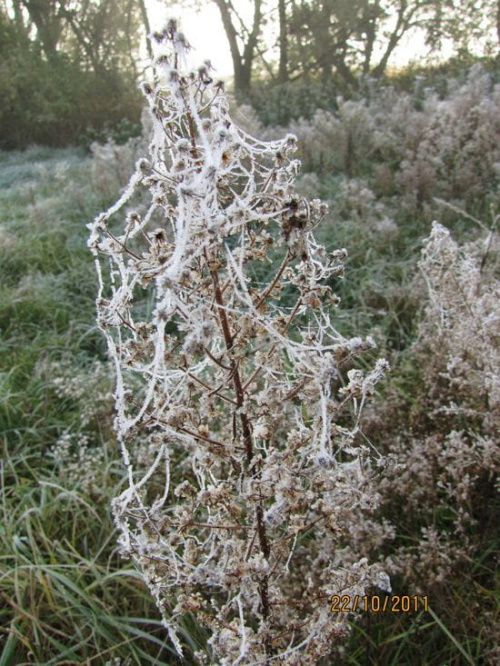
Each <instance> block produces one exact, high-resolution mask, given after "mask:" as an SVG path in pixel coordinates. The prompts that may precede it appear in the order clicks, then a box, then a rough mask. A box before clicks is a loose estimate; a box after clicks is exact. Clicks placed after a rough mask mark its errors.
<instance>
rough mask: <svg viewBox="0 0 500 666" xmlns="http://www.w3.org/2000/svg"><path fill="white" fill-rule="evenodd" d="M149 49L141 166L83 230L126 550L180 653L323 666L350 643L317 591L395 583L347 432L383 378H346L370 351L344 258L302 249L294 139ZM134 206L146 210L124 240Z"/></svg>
mask: <svg viewBox="0 0 500 666" xmlns="http://www.w3.org/2000/svg"><path fill="white" fill-rule="evenodd" d="M157 40H158V42H159V44H160V54H159V56H158V59H157V63H156V64H157V67H156V80H155V83H154V85H146V86H145V93H146V96H147V99H148V102H149V104H150V107H151V117H152V118H153V132H152V139H151V144H150V158H149V159H148V160H146V159H141V160H139V161H138V163H137V165H136V170H135V172H134V175H133V176H132V179H131V181H130V184H129V187H128V188H127V189H126V191H125V192H124V193H123V195H122V197H121V199H120V200H119V201H118V202H117V203H116V204H115V205H114V206H112V207H111V208H110V209H109V210H108V211H107V212H106V213H104V214H102V215H100V216H99V217H98V218H97V219H96V221H95V222H94V223H93V224H92V225H90V228H91V238H90V241H89V244H90V247H91V248H92V250H93V251H94V253H95V255H96V266H97V271H98V274H99V278H100V293H99V298H98V323H99V326H100V327H101V329H102V330H103V332H104V334H105V335H106V338H107V341H108V345H109V351H110V356H111V358H112V359H113V363H114V366H115V370H116V375H117V388H116V394H115V397H116V407H117V413H118V416H117V419H116V430H117V434H118V439H119V441H120V445H121V448H122V453H123V460H124V463H125V465H126V467H127V469H128V478H129V485H128V487H127V489H126V490H124V491H123V493H122V494H121V495H120V496H119V497H117V498H116V500H115V501H114V506H113V510H114V515H115V519H116V523H117V526H118V528H119V530H120V533H121V537H120V543H121V547H122V551H123V553H124V554H125V555H127V556H131V557H132V558H133V559H134V560H135V562H136V563H137V565H138V566H139V568H140V569H141V570H142V572H143V574H144V577H145V579H146V581H147V583H148V585H149V587H150V589H151V592H152V594H153V595H154V597H155V599H156V601H157V603H158V606H159V608H160V610H161V612H162V615H163V619H164V622H165V625H166V626H167V627H168V630H169V634H170V637H171V639H172V641H173V643H174V645H175V646H176V649H177V650H178V652H179V653H182V645H181V641H180V639H179V637H178V628H179V626H181V625H182V621H183V618H185V617H186V616H187V615H189V614H193V615H194V616H195V617H196V620H197V622H198V623H200V624H201V625H203V626H205V627H206V628H207V629H208V630H209V639H208V644H207V645H206V646H205V647H204V649H203V650H201V651H200V652H199V653H198V655H197V658H198V660H199V661H200V662H202V663H206V662H208V661H210V662H211V663H217V664H254V663H267V662H268V661H269V660H270V659H271V657H273V658H277V657H278V656H281V658H282V659H284V660H286V661H285V663H287V664H317V663H318V660H319V659H320V658H321V657H324V656H325V655H329V654H333V653H334V652H335V649H336V646H338V645H339V643H340V642H341V641H342V640H343V638H344V637H345V636H346V634H347V632H348V627H347V615H346V614H343V613H338V614H332V613H331V611H330V603H329V599H330V597H331V595H333V594H346V595H350V596H352V597H353V598H354V596H355V595H362V594H364V593H365V592H366V591H367V590H368V589H370V587H371V586H373V585H379V586H380V587H382V588H384V589H388V587H389V581H388V577H387V575H386V574H385V572H384V571H383V568H382V567H381V566H380V564H378V563H377V562H370V561H369V559H368V558H367V557H366V556H365V555H364V551H365V550H366V549H367V547H366V544H365V543H364V537H363V535H365V536H366V535H367V534H369V533H370V534H371V536H370V540H371V541H372V542H376V543H377V544H379V543H380V542H381V541H383V540H384V539H385V538H386V536H387V535H386V534H385V532H386V527H385V525H378V526H375V527H376V529H368V527H367V524H370V525H371V523H367V522H366V521H370V516H371V515H372V514H373V512H374V511H375V509H376V508H377V506H378V503H379V499H380V496H379V494H378V493H377V490H376V486H375V480H376V477H375V471H374V470H375V467H376V464H375V462H374V461H373V460H372V458H371V452H370V451H369V449H368V448H367V447H366V446H365V445H363V444H362V441H363V440H362V439H361V438H360V436H359V432H360V416H361V411H362V408H363V405H364V403H365V401H366V400H367V398H368V397H369V396H370V395H372V394H373V392H374V390H375V385H376V383H377V381H378V380H379V379H380V377H381V376H382V375H383V374H384V372H385V370H386V369H387V363H386V362H385V361H384V360H379V361H378V362H377V363H376V365H375V367H374V368H373V369H372V370H371V371H367V373H366V374H364V373H363V372H362V371H361V370H358V369H356V368H355V367H353V366H354V361H355V359H356V357H357V356H358V355H359V354H360V353H361V352H363V351H364V350H366V349H369V348H370V347H372V346H373V341H372V340H370V339H366V340H364V339H361V338H359V337H355V338H351V339H346V338H344V337H343V336H342V335H340V334H339V333H338V332H337V331H336V330H335V328H334V326H333V325H332V321H331V320H332V317H333V312H334V310H333V308H334V306H335V304H336V303H337V300H338V299H337V297H336V295H335V293H334V292H333V290H332V286H331V285H332V283H333V280H334V278H338V277H339V276H341V275H342V271H343V260H344V258H345V255H346V252H345V250H335V251H333V252H327V251H326V250H325V249H324V248H323V247H322V246H321V245H319V244H318V243H317V242H316V240H315V238H314V235H313V233H312V230H313V228H314V227H315V226H316V225H317V224H318V223H319V222H320V220H321V218H322V217H323V215H324V213H325V210H326V209H325V206H324V205H323V204H322V203H321V202H320V201H319V200H313V201H311V202H308V201H306V200H305V199H303V198H302V197H300V196H299V195H298V194H297V193H296V191H295V187H294V181H295V178H296V175H297V171H298V163H297V161H296V160H294V159H292V158H291V156H290V155H291V153H292V151H293V150H294V148H295V143H296V141H295V138H294V137H293V136H291V135H288V136H287V137H286V138H285V139H283V140H280V141H274V142H262V141H258V140H256V139H254V138H252V137H251V136H249V135H248V134H246V133H245V132H244V131H243V130H241V129H240V128H238V127H237V126H236V125H235V124H234V123H233V122H232V120H231V118H230V116H229V114H228V105H227V102H226V99H225V97H224V94H223V92H222V88H221V86H220V85H219V84H216V83H214V82H213V81H212V78H211V75H210V70H209V68H208V66H202V67H201V68H200V69H199V70H198V71H195V72H190V71H189V70H186V69H185V65H184V58H185V55H186V52H187V44H186V41H185V38H184V36H183V35H182V34H181V33H179V32H178V31H177V28H176V24H175V22H173V21H170V22H169V24H168V26H167V28H166V29H165V30H164V31H163V32H162V33H161V34H158V35H157ZM137 190H140V191H142V192H143V193H145V194H147V195H148V196H149V204H148V206H147V207H146V208H145V210H144V212H138V211H137V210H130V209H129V210H128V212H127V214H126V216H125V217H126V221H125V226H123V224H122V223H121V222H120V221H118V222H116V221H115V219H116V214H117V213H118V212H121V211H122V210H123V209H124V207H125V206H127V205H128V202H129V201H131V199H132V197H133V196H135V193H136V191H137Z"/></svg>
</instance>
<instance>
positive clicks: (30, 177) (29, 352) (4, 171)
mask: <svg viewBox="0 0 500 666" xmlns="http://www.w3.org/2000/svg"><path fill="white" fill-rule="evenodd" d="M108 198H109V197H108ZM108 203H109V200H107V199H106V194H100V193H99V188H98V184H97V186H96V183H95V182H92V174H91V170H90V161H89V159H88V158H85V157H84V156H83V155H82V154H81V153H79V152H77V151H75V150H70V149H67V150H49V149H45V148H33V149H30V150H28V151H26V152H24V153H0V235H1V238H2V241H3V242H2V245H1V249H0V284H1V287H0V367H1V368H2V371H1V372H0V457H1V460H2V462H1V467H0V494H1V507H0V512H1V518H0V597H1V600H0V665H1V666H11V665H13V664H27V663H37V664H47V665H48V664H79V663H85V664H105V663H107V662H108V661H109V662H110V663H113V662H112V660H113V659H121V660H122V661H121V662H120V663H122V664H165V663H168V664H175V663H177V659H176V657H175V655H174V654H173V652H172V648H171V647H170V646H169V645H168V641H167V638H166V631H165V629H164V628H163V627H162V626H161V623H160V619H159V615H158V611H157V609H156V606H155V604H154V602H153V600H152V598H151V596H150V594H149V592H148V591H147V589H146V587H145V585H144V583H143V582H142V580H141V579H140V576H139V574H138V573H137V571H136V570H135V569H134V568H133V567H132V565H131V563H130V562H127V561H124V560H123V559H122V558H121V557H120V555H119V554H118V552H117V547H116V540H117V535H116V532H115V528H114V525H113V521H112V518H111V513H110V501H111V499H112V498H113V497H114V496H115V495H116V494H117V493H118V492H119V489H120V487H121V484H122V483H123V470H122V469H121V466H120V464H119V462H118V461H119V454H118V451H117V449H116V446H115V445H114V441H113V433H112V429H111V423H112V418H113V415H112V410H111V401H109V400H108V401H107V403H104V404H103V405H101V406H100V408H98V407H96V406H95V405H94V406H93V405H92V404H90V407H89V404H88V402H89V401H88V399H86V396H85V395H82V396H81V397H78V396H76V397H74V396H73V397H72V396H71V395H70V396H67V395H64V394H63V395H61V394H60V392H58V391H57V387H56V386H55V385H54V379H55V377H54V376H53V374H52V373H53V372H54V368H55V369H57V368H62V369H64V368H65V367H66V368H69V374H70V376H73V375H74V376H75V377H82V381H83V382H85V381H87V382H88V387H89V388H91V389H92V390H97V389H99V386H96V385H95V382H94V383H92V382H90V380H89V378H88V368H89V366H90V365H91V363H92V362H93V361H95V360H96V359H97V360H101V361H103V360H104V358H105V348H104V344H103V341H102V337H101V334H100V333H99V332H98V331H97V330H96V327H95V325H94V323H93V321H94V310H95V306H94V299H95V293H96V278H95V274H94V266H93V260H92V257H91V255H90V253H89V251H88V250H87V247H86V239H87V229H86V226H85V225H86V223H87V222H88V221H90V220H91V219H92V218H93V216H94V215H96V214H97V213H98V212H99V211H100V210H101V209H102V207H103V206H105V205H106V204H108ZM108 381H109V379H108ZM84 388H85V384H84ZM102 389H103V390H109V387H108V386H103V387H102ZM85 406H87V408H88V409H91V410H92V409H94V410H95V413H93V412H92V411H91V413H90V417H89V419H88V422H86V423H85V424H82V418H81V413H82V409H83V408H85ZM99 410H100V411H99ZM65 432H70V433H73V434H75V435H76V436H78V435H79V434H82V433H84V434H85V436H86V437H87V438H88V441H89V448H90V450H91V451H92V450H95V451H99V454H100V457H99V461H100V468H99V469H98V470H97V471H96V478H97V481H98V486H99V493H95V492H89V491H86V489H85V486H84V485H83V486H81V485H78V476H76V477H71V476H69V475H68V474H66V473H65V471H64V465H58V464H56V460H55V459H54V456H53V455H52V454H51V450H52V448H53V447H54V445H55V444H56V442H57V440H58V439H59V438H60V436H61V435H62V434H64V433H65ZM75 478H76V481H75Z"/></svg>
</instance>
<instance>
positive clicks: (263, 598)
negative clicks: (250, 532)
mask: <svg viewBox="0 0 500 666" xmlns="http://www.w3.org/2000/svg"><path fill="white" fill-rule="evenodd" d="M205 260H206V264H207V266H210V262H209V259H208V256H207V251H206V250H205ZM209 271H210V276H211V278H212V284H213V287H214V297H215V302H216V304H217V310H218V315H219V321H220V325H221V329H222V334H223V336H224V342H225V345H226V350H227V351H228V352H229V356H230V367H231V374H232V378H233V386H234V390H235V393H236V404H237V409H238V410H242V408H243V406H244V403H245V391H244V389H243V384H242V381H241V376H240V371H239V368H238V362H237V361H236V359H234V358H233V357H232V354H231V351H232V349H233V341H234V337H233V335H232V333H231V328H230V326H229V321H228V317H227V312H226V309H225V307H224V300H223V297H222V292H221V287H220V282H219V274H218V272H217V270H216V269H215V270H214V269H212V268H209ZM240 423H241V430H242V434H243V443H244V446H245V451H246V459H247V468H248V469H249V468H250V465H251V464H252V460H253V442H252V429H251V426H250V421H249V419H248V416H247V415H246V414H245V413H243V412H241V411H240ZM255 519H256V523H257V533H258V535H259V543H260V548H261V551H262V554H263V555H264V557H265V558H266V560H267V559H269V556H270V554H271V548H270V546H269V541H268V538H267V533H266V526H265V523H264V510H263V507H262V504H258V505H257V507H256V510H255ZM259 595H260V602H261V611H262V616H263V618H264V619H267V618H268V617H269V611H270V607H269V580H268V576H263V577H262V578H261V579H260V581H259Z"/></svg>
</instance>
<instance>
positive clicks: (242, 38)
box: [214, 0, 263, 93]
mask: <svg viewBox="0 0 500 666" xmlns="http://www.w3.org/2000/svg"><path fill="white" fill-rule="evenodd" d="M214 2H215V4H216V5H217V7H218V8H219V11H220V15H221V19H222V24H223V26H224V30H225V32H226V36H227V39H228V42H229V49H230V51H231V58H232V60H233V68H234V88H235V91H236V93H247V92H248V91H249V89H250V85H251V80H252V66H253V63H254V60H255V56H256V53H257V47H258V42H259V37H260V33H261V29H262V20H263V15H262V0H253V17H252V24H251V26H250V27H247V26H246V24H245V22H244V21H243V19H242V18H241V17H240V16H239V15H238V13H237V12H236V10H235V8H234V5H233V3H232V2H231V0H214Z"/></svg>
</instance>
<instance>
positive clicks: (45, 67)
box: [0, 0, 141, 148]
mask: <svg viewBox="0 0 500 666" xmlns="http://www.w3.org/2000/svg"><path fill="white" fill-rule="evenodd" d="M139 10H140V6H138V5H137V4H136V2H135V1H134V0H126V2H119V0H11V1H9V2H7V3H4V6H3V8H2V9H0V22H1V23H2V26H3V30H4V32H5V34H6V35H7V36H8V43H9V47H8V48H7V47H6V44H5V43H4V44H2V46H5V48H2V56H3V57H2V61H1V62H0V96H1V97H2V102H3V104H2V109H1V110H0V113H1V118H2V123H1V127H0V145H1V146H2V147H3V148H14V147H23V146H25V145H28V144H29V143H31V142H38V143H43V144H50V145H65V144H67V143H68V142H75V141H77V140H78V139H79V137H81V136H82V135H83V134H84V133H85V131H86V128H87V127H88V126H93V127H94V128H96V129H98V128H100V127H102V126H103V125H105V124H106V123H108V124H115V123H117V122H119V121H121V120H122V119H123V118H128V119H129V120H132V121H136V122H137V121H138V119H139V115H140V110H141V104H140V96H139V93H138V91H136V90H135V89H134V85H133V82H134V81H136V79H137V74H138V73H137V68H136V61H137V58H138V51H139V43H140V38H141V14H140V11H139Z"/></svg>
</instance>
